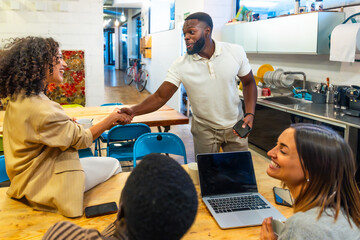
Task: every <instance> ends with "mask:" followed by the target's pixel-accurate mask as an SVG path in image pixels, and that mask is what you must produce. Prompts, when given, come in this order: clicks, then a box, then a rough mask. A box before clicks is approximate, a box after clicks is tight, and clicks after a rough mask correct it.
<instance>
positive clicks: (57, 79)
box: [46, 49, 67, 85]
mask: <svg viewBox="0 0 360 240" xmlns="http://www.w3.org/2000/svg"><path fill="white" fill-rule="evenodd" d="M53 66H54V67H53V72H52V74H51V75H50V73H49V71H48V73H47V78H46V81H47V83H55V84H56V85H57V84H60V83H62V82H63V80H64V71H65V68H66V67H67V64H66V62H65V61H64V59H63V56H62V53H61V50H60V49H59V50H58V54H57V55H56V58H55V57H54V61H53Z"/></svg>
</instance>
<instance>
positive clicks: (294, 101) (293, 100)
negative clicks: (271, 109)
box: [264, 96, 311, 105]
mask: <svg viewBox="0 0 360 240" xmlns="http://www.w3.org/2000/svg"><path fill="white" fill-rule="evenodd" d="M264 100H267V101H269V102H275V103H280V104H283V105H292V104H298V103H311V102H309V101H305V100H303V99H298V98H293V97H288V96H280V97H268V98H264Z"/></svg>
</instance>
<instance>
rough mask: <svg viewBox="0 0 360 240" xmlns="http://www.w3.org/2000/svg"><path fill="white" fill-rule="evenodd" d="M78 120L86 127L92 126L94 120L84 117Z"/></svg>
mask: <svg viewBox="0 0 360 240" xmlns="http://www.w3.org/2000/svg"><path fill="white" fill-rule="evenodd" d="M76 122H77V123H78V124H80V125H82V126H83V127H84V128H85V129H87V128H90V127H92V125H93V124H92V120H91V119H88V118H82V119H78V120H76Z"/></svg>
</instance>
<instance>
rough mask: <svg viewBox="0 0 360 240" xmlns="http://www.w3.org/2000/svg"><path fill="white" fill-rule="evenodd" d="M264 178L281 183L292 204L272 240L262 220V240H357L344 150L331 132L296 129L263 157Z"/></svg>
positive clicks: (351, 177) (357, 206)
mask: <svg viewBox="0 0 360 240" xmlns="http://www.w3.org/2000/svg"><path fill="white" fill-rule="evenodd" d="M268 156H269V157H270V158H271V163H270V165H269V167H268V169H267V174H268V175H269V176H271V177H273V178H276V179H279V180H281V181H282V182H283V183H284V184H285V185H286V186H287V187H288V188H289V190H290V192H291V194H292V196H293V197H294V199H295V204H294V212H295V214H294V215H293V216H292V217H290V218H289V219H288V220H287V221H286V223H285V227H284V228H283V229H282V231H281V232H280V234H279V237H277V236H276V235H275V234H274V231H273V228H272V225H271V218H267V219H265V220H264V221H263V224H262V228H261V235H260V238H261V239H262V240H265V239H344V240H345V239H360V230H359V228H360V194H359V189H358V186H357V184H356V181H355V173H356V164H355V160H354V156H353V153H352V151H351V149H350V147H349V145H348V144H347V143H346V142H345V141H344V139H343V138H342V137H341V136H339V134H337V133H336V132H334V131H333V130H331V129H328V128H326V127H323V126H319V125H313V124H295V125H291V126H290V128H288V129H286V130H285V131H284V132H283V133H282V134H281V135H280V136H279V138H278V142H277V145H276V146H275V147H274V148H273V149H272V150H270V151H269V152H268Z"/></svg>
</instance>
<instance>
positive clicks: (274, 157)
mask: <svg viewBox="0 0 360 240" xmlns="http://www.w3.org/2000/svg"><path fill="white" fill-rule="evenodd" d="M267 155H268V156H269V157H270V158H271V162H270V164H269V167H268V169H267V170H266V173H267V174H268V175H269V176H271V177H273V178H276V179H279V180H281V181H283V182H284V183H285V184H286V185H287V186H288V187H289V188H298V187H300V186H301V185H302V184H303V183H304V179H305V175H304V171H303V169H302V167H301V163H300V158H299V155H298V152H297V149H296V144H295V129H293V128H288V129H286V130H285V131H284V132H283V133H282V134H281V135H280V136H279V138H278V142H277V144H276V146H275V147H274V148H273V149H271V150H270V151H269V152H268V153H267Z"/></svg>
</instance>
